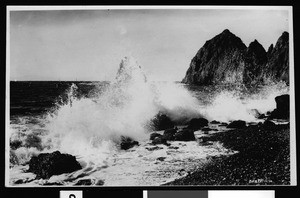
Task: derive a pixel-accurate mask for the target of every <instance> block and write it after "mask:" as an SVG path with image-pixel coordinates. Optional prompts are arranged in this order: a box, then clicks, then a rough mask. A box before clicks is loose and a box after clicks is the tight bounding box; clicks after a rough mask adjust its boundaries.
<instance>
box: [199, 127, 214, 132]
mask: <svg viewBox="0 0 300 198" xmlns="http://www.w3.org/2000/svg"><path fill="white" fill-rule="evenodd" d="M211 130H212V129H211V128H208V127H204V128H202V129H201V131H211Z"/></svg>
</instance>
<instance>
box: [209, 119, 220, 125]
mask: <svg viewBox="0 0 300 198" xmlns="http://www.w3.org/2000/svg"><path fill="white" fill-rule="evenodd" d="M210 123H211V124H220V122H219V121H216V120H213V121H211V122H210Z"/></svg>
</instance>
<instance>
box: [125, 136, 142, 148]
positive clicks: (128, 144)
mask: <svg viewBox="0 0 300 198" xmlns="http://www.w3.org/2000/svg"><path fill="white" fill-rule="evenodd" d="M136 145H139V142H137V141H135V140H133V139H131V138H130V137H125V136H122V137H121V144H120V148H121V149H122V150H127V149H130V148H132V147H134V146H136Z"/></svg>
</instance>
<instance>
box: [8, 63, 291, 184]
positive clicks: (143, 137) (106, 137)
mask: <svg viewBox="0 0 300 198" xmlns="http://www.w3.org/2000/svg"><path fill="white" fill-rule="evenodd" d="M288 92H289V87H288V86H286V85H285V84H284V83H273V84H268V85H256V86H252V87H245V86H242V85H235V86H232V85H230V86H227V85H219V86H189V85H184V84H181V83H178V82H153V81H151V80H149V79H147V77H146V76H145V74H144V73H143V70H142V68H141V67H140V66H139V64H138V63H137V61H135V60H134V59H133V58H125V59H123V60H122V62H121V64H120V68H119V70H118V73H117V75H116V77H115V80H113V81H111V82H101V81H99V82H63V81H59V82H54V81H50V82H47V81H42V82H37V81H30V82H10V130H9V132H8V133H7V135H9V139H10V162H9V164H10V170H9V173H10V174H9V177H10V178H9V181H10V184H11V185H15V184H14V182H15V181H17V180H20V179H21V180H23V181H28V182H25V183H24V182H22V183H23V184H22V185H29V186H35V185H43V184H47V183H50V184H51V183H55V184H57V183H58V184H62V185H74V183H76V182H77V181H78V180H80V179H86V178H87V179H91V180H92V181H93V184H97V182H98V181H104V185H108V186H119V185H121V186H127V185H129V186H136V185H138V186H143V185H160V184H163V183H165V182H168V181H172V180H174V179H176V178H179V177H182V176H184V175H186V174H188V173H189V172H191V171H193V170H195V169H196V168H199V167H201V166H202V165H203V164H205V163H207V160H209V157H210V156H220V155H230V154H234V153H235V151H232V150H228V149H226V148H224V147H223V145H222V144H221V143H219V142H214V143H213V144H211V145H207V146H200V145H199V144H198V143H197V142H196V141H192V142H180V141H174V142H170V143H171V146H165V145H159V146H158V148H156V149H151V148H153V147H154V146H153V145H151V144H150V141H149V135H150V133H151V132H153V127H152V125H151V124H152V122H151V120H152V119H153V118H154V117H155V116H156V115H157V114H158V113H163V114H166V115H167V116H168V117H169V118H170V119H171V120H172V121H174V122H176V123H179V124H184V123H186V122H187V121H188V120H190V119H192V118H197V117H204V118H206V119H208V121H212V120H217V121H220V122H230V121H233V120H245V121H247V122H259V121H261V120H259V119H257V118H256V116H257V115H256V114H257V112H259V113H266V112H267V111H272V110H273V109H274V108H275V107H276V103H275V100H274V98H275V97H276V96H278V95H281V94H285V93H288ZM254 109H255V111H254ZM210 127H211V128H214V127H216V128H217V126H214V125H212V124H211V125H210ZM217 129H218V130H220V128H217ZM224 130H225V129H224ZM160 133H162V131H161V132H160ZM122 136H126V137H130V138H132V139H135V140H137V141H139V143H140V145H139V146H136V147H133V148H131V149H129V150H126V151H124V150H121V149H120V148H119V143H120V141H121V137H122ZM56 150H59V151H60V152H61V153H68V154H71V155H74V156H76V158H77V160H78V161H79V162H80V164H81V165H82V167H83V169H81V170H79V171H76V172H74V173H69V174H62V175H58V176H52V177H51V178H50V179H48V180H43V179H40V180H35V175H34V174H32V173H27V172H26V169H27V168H28V164H26V163H27V162H28V161H29V160H30V158H31V157H32V156H34V155H38V154H39V153H48V152H53V151H56Z"/></svg>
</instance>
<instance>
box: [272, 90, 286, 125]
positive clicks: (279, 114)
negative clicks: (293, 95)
mask: <svg viewBox="0 0 300 198" xmlns="http://www.w3.org/2000/svg"><path fill="white" fill-rule="evenodd" d="M275 101H276V109H275V110H274V111H272V112H271V115H270V117H271V118H276V119H288V118H289V117H290V96H289V95H288V94H284V95H281V96H277V97H275Z"/></svg>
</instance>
